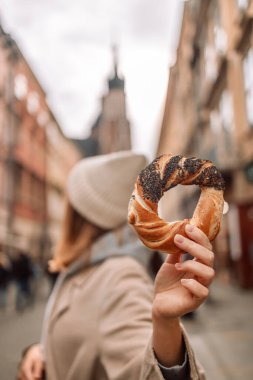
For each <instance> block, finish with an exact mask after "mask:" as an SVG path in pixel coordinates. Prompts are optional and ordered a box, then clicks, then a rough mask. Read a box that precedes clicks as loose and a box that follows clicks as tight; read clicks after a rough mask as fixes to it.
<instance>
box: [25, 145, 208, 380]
mask: <svg viewBox="0 0 253 380" xmlns="http://www.w3.org/2000/svg"><path fill="white" fill-rule="evenodd" d="M144 166H145V158H144V156H142V155H138V154H134V153H132V152H118V153H113V154H110V155H105V156H98V157H93V158H88V159H84V160H82V161H80V162H79V163H78V164H77V165H76V166H75V167H74V168H73V169H72V171H71V173H70V176H69V178H68V186H67V197H68V202H67V208H66V212H65V219H64V224H63V228H62V235H61V238H60V241H59V243H58V246H57V248H56V251H55V255H54V259H53V261H52V262H51V263H50V267H51V270H54V271H60V276H59V277H58V279H57V282H56V285H55V288H54V291H53V293H52V295H51V297H50V299H49V302H48V306H47V310H46V313H45V318H44V325H43V334H42V343H41V344H38V345H34V346H32V347H30V348H29V349H28V350H27V351H26V353H25V355H24V358H23V360H22V362H21V365H20V370H19V374H18V379H20V380H27V379H28V380H33V379H42V378H43V372H44V371H45V373H46V378H47V379H48V380H79V379H80V380H105V379H108V380H111V379H114V380H131V379H133V380H135V379H141V380H144V379H145V380H154V379H171V380H172V379H204V378H205V377H204V374H203V372H202V370H201V369H199V367H198V366H197V364H196V362H195V358H194V355H193V352H192V350H191V347H190V344H189V341H188V338H187V335H186V333H185V332H184V330H183V328H182V326H181V325H180V321H179V318H180V317H181V316H182V315H184V314H185V313H188V312H189V311H192V310H195V309H196V308H197V307H198V306H199V305H200V304H202V303H203V302H204V300H205V299H206V297H207V295H208V286H209V285H210V283H211V281H212V279H213V277H214V270H213V268H212V266H213V257H214V255H213V253H212V251H211V244H210V242H209V240H208V239H207V237H206V236H205V235H204V233H203V232H201V231H200V230H199V229H198V228H196V227H193V226H190V225H188V226H187V228H186V232H187V236H188V238H183V237H182V236H180V235H177V236H176V237H175V243H176V245H177V246H178V247H180V248H181V249H182V251H185V252H189V253H190V254H191V255H192V256H193V257H194V258H195V260H188V261H185V262H182V261H181V260H180V255H173V256H172V255H171V257H170V255H168V259H167V261H166V262H165V263H164V264H163V265H162V266H161V268H160V270H159V272H158V274H157V276H156V279H155V286H154V287H153V284H152V281H151V280H150V277H149V276H148V274H147V271H146V269H145V266H146V265H147V261H148V258H149V257H150V253H147V252H146V253H145V254H144V253H143V252H142V253H141V254H139V251H140V250H141V249H144V248H143V247H142V246H141V244H140V243H139V242H138V241H137V240H136V238H135V239H133V236H132V235H131V233H130V232H129V227H128V226H126V218H127V205H128V201H129V197H130V195H131V192H132V189H133V185H134V182H135V179H136V177H137V175H138V173H139V171H140V170H141V169H142V168H143V167H144ZM141 247H142V248H141Z"/></svg>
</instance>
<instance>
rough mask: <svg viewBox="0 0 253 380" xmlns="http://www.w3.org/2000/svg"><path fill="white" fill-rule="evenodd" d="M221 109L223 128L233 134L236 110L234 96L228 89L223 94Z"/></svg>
mask: <svg viewBox="0 0 253 380" xmlns="http://www.w3.org/2000/svg"><path fill="white" fill-rule="evenodd" d="M219 108H220V115H221V124H222V127H223V128H224V130H225V131H227V132H231V131H232V130H233V126H234V110H233V103H232V96H231V94H230V92H229V91H228V90H227V89H225V90H223V92H222V94H221V98H220V104H219Z"/></svg>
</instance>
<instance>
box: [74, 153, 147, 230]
mask: <svg viewBox="0 0 253 380" xmlns="http://www.w3.org/2000/svg"><path fill="white" fill-rule="evenodd" d="M146 163H147V162H146V158H145V156H144V155H142V154H136V153H133V152H131V151H122V152H115V153H110V154H107V155H101V156H95V157H90V158H85V159H83V160H81V161H79V162H78V163H77V164H76V165H75V166H74V167H73V169H72V170H71V172H70V174H69V178H68V183H67V194H68V197H69V201H70V203H71V205H72V206H73V208H74V209H75V210H76V211H77V212H79V214H80V215H82V216H83V217H85V218H86V219H87V220H89V221H90V222H92V223H94V224H95V225H97V226H99V227H101V228H104V229H114V228H116V227H118V226H120V225H121V224H123V223H124V222H126V220H127V207H128V202H129V199H130V196H131V193H132V191H133V188H134V183H135V181H136V178H137V176H138V174H139V172H140V171H141V170H142V169H143V168H144V167H145V165H146Z"/></svg>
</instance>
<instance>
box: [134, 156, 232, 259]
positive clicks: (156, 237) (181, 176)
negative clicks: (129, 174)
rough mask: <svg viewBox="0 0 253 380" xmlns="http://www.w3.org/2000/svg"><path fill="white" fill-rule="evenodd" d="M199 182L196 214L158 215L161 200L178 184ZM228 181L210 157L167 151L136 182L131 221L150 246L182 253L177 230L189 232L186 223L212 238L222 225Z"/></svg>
mask: <svg viewBox="0 0 253 380" xmlns="http://www.w3.org/2000/svg"><path fill="white" fill-rule="evenodd" d="M178 184H181V185H198V186H199V187H200V190H201V194H200V198H199V201H198V204H197V206H196V208H195V211H194V213H193V216H192V218H190V219H184V220H181V221H174V222H166V221H165V220H163V219H161V218H160V217H159V216H158V202H159V200H160V199H161V198H162V196H163V194H164V192H165V191H167V190H169V189H171V188H172V187H175V186H176V185H178ZM224 190H225V182H224V179H223V178H222V175H221V173H220V172H219V171H218V170H217V168H216V167H215V166H214V165H213V163H212V162H211V161H209V160H202V159H199V158H196V157H191V158H186V157H183V156H173V155H171V154H164V155H162V156H160V157H158V158H156V159H155V160H154V161H152V162H151V164H149V165H148V166H147V167H146V168H145V169H143V170H142V171H141V172H140V174H139V176H138V178H137V180H136V183H135V188H134V191H133V194H132V196H131V199H130V202H129V207H128V222H129V223H130V224H132V225H133V227H134V229H135V230H136V232H137V233H138V235H139V238H140V240H141V241H142V242H143V243H144V244H145V245H146V246H147V247H149V248H151V249H154V250H160V251H164V252H167V253H179V252H181V250H180V249H179V248H178V247H177V246H176V245H175V244H174V237H175V235H176V234H181V235H183V236H187V235H186V232H185V226H186V224H192V225H195V226H197V227H198V228H200V229H201V230H202V231H203V232H204V233H205V234H206V235H207V236H208V238H209V240H210V241H212V240H213V239H214V238H215V237H216V235H217V234H218V232H219V230H220V226H221V219H222V212H223V204H224V198H223V193H224Z"/></svg>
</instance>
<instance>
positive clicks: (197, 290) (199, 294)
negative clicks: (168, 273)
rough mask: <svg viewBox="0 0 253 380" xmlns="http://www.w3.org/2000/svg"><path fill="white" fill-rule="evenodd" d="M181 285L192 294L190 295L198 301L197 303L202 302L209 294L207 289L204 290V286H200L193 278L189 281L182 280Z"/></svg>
mask: <svg viewBox="0 0 253 380" xmlns="http://www.w3.org/2000/svg"><path fill="white" fill-rule="evenodd" d="M181 284H182V286H183V287H184V288H186V289H188V290H189V291H190V292H191V293H192V295H193V296H195V297H196V298H197V299H198V300H199V303H201V302H203V301H204V300H205V299H206V298H207V296H208V294H209V290H208V288H206V287H205V286H204V285H202V284H200V283H199V282H198V281H196V280H195V279H193V278H191V279H186V278H182V279H181Z"/></svg>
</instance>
